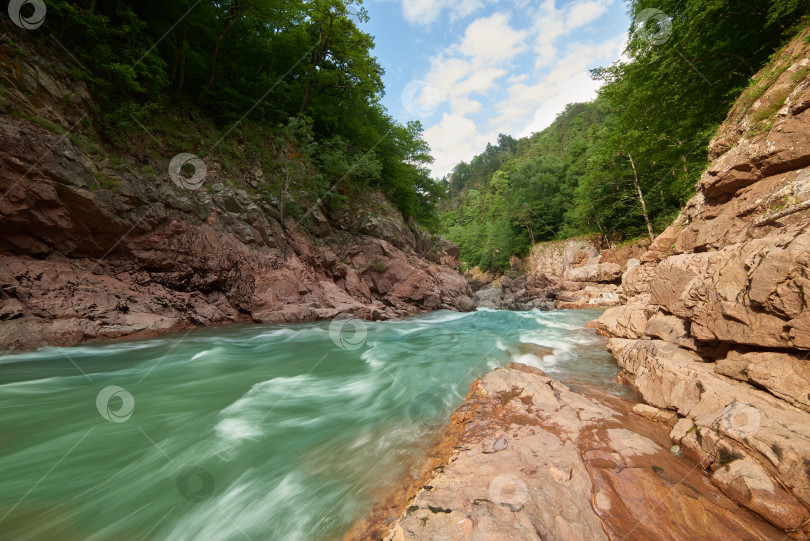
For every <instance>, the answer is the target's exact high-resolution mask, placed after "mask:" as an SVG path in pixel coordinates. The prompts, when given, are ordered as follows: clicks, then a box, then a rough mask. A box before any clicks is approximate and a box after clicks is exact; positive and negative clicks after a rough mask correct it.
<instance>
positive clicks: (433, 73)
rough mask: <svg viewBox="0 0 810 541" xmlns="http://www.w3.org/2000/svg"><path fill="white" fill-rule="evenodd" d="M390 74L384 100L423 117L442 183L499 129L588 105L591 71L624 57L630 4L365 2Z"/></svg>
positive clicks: (521, 129)
mask: <svg viewBox="0 0 810 541" xmlns="http://www.w3.org/2000/svg"><path fill="white" fill-rule="evenodd" d="M364 7H365V8H366V10H367V11H368V13H369V16H370V17H371V21H370V22H369V23H367V24H364V25H362V27H363V29H364V30H365V31H367V32H368V33H370V34H371V35H373V36H375V38H376V44H377V46H376V49H375V50H374V54H375V55H376V56H377V57H378V58H379V60H380V62H381V63H382V65H383V67H384V68H385V71H386V75H385V84H386V93H387V94H386V96H385V98H384V100H383V103H384V104H385V106H386V107H387V108H388V110H389V111H390V112H391V114H392V115H393V116H394V117H395V118H396V119H398V120H399V121H401V122H405V121H408V120H421V122H422V124H423V125H424V127H425V139H426V140H427V141H428V143H429V144H430V146H431V149H432V153H433V156H434V158H435V159H436V162H435V163H434V164H433V168H432V172H433V175H434V176H436V177H439V176H443V175H444V174H446V173H448V172H449V171H450V170H451V169H452V168H453V166H455V165H456V164H457V163H458V162H460V161H462V160H465V161H467V160H469V159H470V158H472V157H473V156H474V155H476V154H479V153H480V152H481V151H482V150H483V149H484V148H485V147H486V144H487V142H489V141H491V142H494V141H495V140H496V138H497V135H498V133H507V134H510V135H513V136H516V137H522V136H525V135H529V134H531V133H532V132H536V131H540V130H542V129H543V128H545V127H546V126H548V125H549V124H551V122H552V121H553V120H554V118H555V117H556V115H557V114H558V113H559V112H560V111H562V109H563V108H564V107H565V105H566V104H568V103H573V102H579V101H589V100H591V99H593V98H594V97H595V96H596V90H597V88H598V83H596V82H594V81H592V80H591V79H590V76H589V73H588V70H589V69H591V68H594V67H597V66H605V65H608V64H610V63H612V62H613V61H615V60H616V59H618V58H619V55H620V53H621V50H622V49H623V45H624V42H625V39H626V34H627V29H628V28H629V26H630V20H629V18H628V17H627V15H626V6H625V3H624V1H623V0H511V1H509V0H365V3H364Z"/></svg>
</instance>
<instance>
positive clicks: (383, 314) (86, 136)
mask: <svg viewBox="0 0 810 541" xmlns="http://www.w3.org/2000/svg"><path fill="white" fill-rule="evenodd" d="M15 36H16V34H15ZM15 39H16V38H15ZM15 46H16V49H15V48H12V47H11V46H10V45H8V44H5V43H4V44H2V45H0V76H2V78H3V85H4V89H3V90H4V92H3V93H2V94H0V97H2V100H1V101H2V102H1V103H0V106H1V107H0V148H2V149H3V152H2V153H0V228H2V235H0V350H9V349H10V350H18V349H28V348H33V347H38V346H43V345H68V344H73V343H76V342H80V341H83V340H89V339H100V338H113V337H119V336H125V335H131V334H138V333H139V334H143V333H158V332H164V331H168V330H176V329H179V328H184V327H190V326H203V325H209V324H216V323H225V322H231V321H243V320H248V321H256V322H261V323H285V322H298V321H307V320H315V319H331V318H335V317H349V316H352V317H357V318H363V319H391V318H398V317H402V316H407V315H410V314H415V313H418V312H425V311H432V310H438V309H450V310H462V311H463V310H472V309H474V304H473V302H472V299H471V294H472V292H471V291H470V289H469V286H468V284H467V282H466V280H465V279H464V278H463V276H462V275H461V274H460V272H459V271H458V266H459V264H458V260H457V257H458V249H457V248H456V247H455V246H453V245H452V244H450V243H448V242H447V241H445V240H444V239H442V238H440V237H438V236H435V235H431V234H429V233H428V232H426V231H425V230H423V229H422V228H420V227H419V226H417V225H416V224H415V223H413V221H406V220H404V219H403V218H402V215H401V214H400V213H399V212H398V211H397V210H396V209H395V208H394V207H393V206H392V205H391V204H390V203H389V202H388V201H387V200H386V199H385V197H384V196H383V195H382V194H381V193H379V192H369V193H367V194H366V195H365V196H364V197H355V198H352V200H351V201H349V202H347V204H345V205H343V206H333V207H331V208H330V207H327V206H326V205H321V204H319V203H320V200H318V201H314V202H313V203H312V204H311V205H310V206H309V208H304V209H301V211H300V213H298V214H296V215H291V214H290V213H289V212H288V213H287V214H286V215H285V214H282V213H281V212H280V211H279V205H278V204H277V203H274V202H273V200H272V198H268V197H267V194H266V193H263V192H261V191H260V190H258V189H256V187H257V186H258V185H259V184H258V181H259V180H261V179H262V178H263V177H264V172H263V171H262V168H261V166H260V163H259V162H258V161H256V163H254V164H253V165H252V166H251V167H249V168H238V167H233V166H231V167H229V168H226V167H225V166H224V164H222V163H218V162H217V161H216V160H215V159H214V158H212V157H206V158H205V159H204V162H205V165H206V170H207V177H206V182H205V185H204V186H201V187H199V189H186V188H184V187H183V186H181V185H178V184H177V183H176V182H172V180H171V179H170V175H169V167H168V164H169V160H170V159H171V156H168V155H167V156H162V155H160V156H158V155H155V154H154V153H152V152H149V151H147V150H142V151H138V150H137V148H138V145H137V143H133V144H132V145H130V146H131V147H132V148H134V149H135V150H133V152H132V153H131V154H126V155H121V156H116V157H114V158H108V157H104V156H103V155H102V154H101V153H100V150H99V148H98V146H96V145H94V144H92V143H90V142H89V141H92V140H93V139H94V138H97V136H96V135H95V134H93V133H92V131H91V129H92V128H88V127H86V126H85V124H84V123H82V120H83V119H85V118H87V115H88V114H89V113H90V111H91V109H92V107H93V102H92V99H91V96H90V94H89V93H88V91H87V89H86V88H85V87H84V85H83V84H81V83H78V82H75V81H71V80H69V79H67V78H65V76H64V73H65V72H66V71H68V69H69V66H66V64H65V62H68V60H66V59H64V54H63V51H61V50H60V49H58V48H57V46H56V44H55V43H49V42H34V41H30V42H29V41H27V40H26V36H25V35H21V36H20V37H19V40H18V42H17V43H16V45H15ZM21 111H26V112H25V113H22V112H21ZM59 126H61V128H59ZM68 128H71V129H74V130H75V132H74V133H70V134H68V133H63V132H64V130H66V129H68ZM84 132H86V133H84ZM143 137H147V134H143Z"/></svg>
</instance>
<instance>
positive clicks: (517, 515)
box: [346, 364, 784, 541]
mask: <svg viewBox="0 0 810 541" xmlns="http://www.w3.org/2000/svg"><path fill="white" fill-rule="evenodd" d="M634 406H635V407H634ZM673 417H674V415H672V414H671V413H670V414H667V413H666V412H662V411H660V410H657V409H656V408H652V407H650V406H644V405H638V404H634V403H633V402H632V401H629V400H624V399H619V398H616V397H615V396H611V395H606V394H602V393H599V392H598V391H594V390H589V389H585V388H583V389H581V390H580V392H574V391H573V390H572V389H571V388H569V387H568V386H566V385H563V384H562V383H560V382H558V381H555V380H553V379H551V378H549V377H548V376H546V375H545V374H544V373H543V372H541V371H540V370H538V369H535V368H530V367H527V366H524V365H519V364H512V365H509V366H508V367H506V368H500V369H496V370H495V371H493V372H491V373H489V374H488V375H486V376H485V377H483V378H481V379H478V380H476V381H475V382H474V383H473V384H472V386H471V389H470V393H469V395H468V396H467V398H466V400H465V402H464V404H463V405H462V406H461V407H460V408H459V409H458V410H457V411H456V412H455V414H454V415H453V417H452V420H451V423H450V425H449V427H448V428H447V431H446V433H445V437H444V439H443V440H442V442H441V443H440V444H439V445H438V446H437V448H436V451H435V453H434V454H433V457H432V460H431V461H429V463H428V464H427V465H426V471H425V472H423V475H422V476H421V477H419V478H418V479H417V480H416V481H415V482H414V483H413V484H412V485H411V486H410V487H409V488H408V489H407V490H405V491H403V492H400V493H399V494H397V495H396V496H395V497H394V498H393V499H392V500H391V501H388V502H386V503H385V504H383V505H380V506H378V508H377V509H375V514H374V515H373V518H371V519H369V521H367V522H365V523H363V524H361V525H358V527H357V528H356V529H355V530H354V531H353V532H352V533H350V535H349V536H347V538H346V539H350V538H351V539H358V538H362V539H379V538H381V537H382V538H385V539H387V540H388V541H403V540H409V539H412V540H416V539H434V540H438V539H464V540H470V541H472V540H484V539H487V540H490V539H510V540H521V539H538V538H540V539H684V540H686V539H774V538H778V537H779V536H780V535H782V536H783V535H784V534H783V533H781V532H779V531H778V530H776V529H775V528H773V527H772V526H771V525H769V524H768V523H766V522H765V521H763V520H762V519H761V518H759V517H757V516H755V515H754V514H752V513H749V512H747V511H745V510H743V509H742V508H740V507H739V506H738V505H737V504H736V503H735V502H734V501H732V500H731V499H730V498H729V497H727V496H725V495H724V494H723V493H721V492H720V491H719V490H718V489H717V487H716V486H714V485H713V484H712V482H711V480H710V479H709V477H708V476H707V475H705V474H704V473H703V472H702V471H701V469H700V468H697V467H695V466H694V464H692V463H690V462H689V461H688V460H686V459H684V458H682V457H680V456H679V455H677V454H676V453H675V452H673V450H671V444H670V443H669V437H668V433H669V426H662V425H661V422H662V421H663V422H665V423H669V424H670V425H671V422H672V421H671V419H672V418H673Z"/></svg>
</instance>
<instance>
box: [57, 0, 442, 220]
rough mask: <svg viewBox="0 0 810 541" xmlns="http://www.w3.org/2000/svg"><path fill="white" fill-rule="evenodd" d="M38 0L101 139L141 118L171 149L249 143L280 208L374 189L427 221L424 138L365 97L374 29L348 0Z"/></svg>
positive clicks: (370, 86) (234, 159)
mask: <svg viewBox="0 0 810 541" xmlns="http://www.w3.org/2000/svg"><path fill="white" fill-rule="evenodd" d="M45 1H46V2H47V4H48V20H47V25H48V28H49V31H50V32H52V33H53V35H54V36H55V37H56V38H57V39H58V40H59V42H60V43H61V44H62V45H64V46H65V48H66V49H67V50H68V51H70V53H71V55H73V56H74V57H75V59H76V60H78V64H80V65H78V64H77V63H74V62H70V63H71V64H75V65H74V67H73V68H72V70H71V72H70V76H72V77H74V78H77V79H81V80H83V81H85V82H86V83H87V84H88V86H89V88H90V90H91V92H92V95H93V99H94V101H95V103H96V105H97V107H98V112H97V114H96V115H95V117H94V119H93V120H94V122H95V123H96V127H97V128H98V130H99V131H101V132H102V133H103V134H104V135H105V139H106V140H107V141H111V142H113V143H114V144H118V145H125V144H127V141H128V137H127V136H128V135H129V134H132V133H137V134H139V135H143V129H142V126H148V127H149V128H148V129H149V131H150V133H153V132H154V133H156V134H157V136H159V138H160V139H161V141H164V142H166V143H167V144H168V145H170V146H171V149H172V150H173V151H175V152H183V151H192V150H194V151H195V152H197V154H198V155H200V156H203V155H212V154H213V155H215V157H216V158H217V159H220V160H221V161H222V163H223V165H224V166H225V168H226V169H229V170H235V169H238V168H245V167H248V166H249V162H251V161H252V160H253V159H254V158H255V157H257V156H258V157H259V159H260V160H261V161H262V164H263V165H265V166H266V167H267V168H268V169H267V171H268V172H270V173H272V174H268V175H267V185H266V186H263V187H262V190H264V191H265V192H267V196H268V197H270V198H272V199H274V200H275V201H276V204H277V205H279V207H280V208H281V209H282V211H283V210H284V209H288V207H289V209H290V212H291V213H292V212H293V207H294V206H296V205H297V206H301V207H308V206H310V203H311V202H314V201H317V200H323V201H325V202H328V201H329V200H331V201H335V202H337V201H340V200H341V199H343V198H345V197H348V196H351V194H352V193H353V192H357V191H360V190H367V189H369V188H379V189H381V190H383V191H384V192H385V193H386V194H387V195H388V197H389V198H390V199H391V200H392V202H394V203H395V204H396V206H397V207H398V208H399V209H400V210H401V211H402V212H403V213H404V214H405V215H406V216H413V217H414V218H416V219H417V220H418V221H420V222H421V223H423V224H425V225H426V226H427V227H431V228H433V229H435V228H436V227H437V225H438V223H437V219H436V215H435V203H436V201H437V200H438V198H439V197H440V196H441V195H442V190H441V186H439V185H437V184H436V183H435V182H434V181H433V180H431V179H430V176H429V174H428V172H427V169H426V164H428V163H430V161H431V160H432V159H431V158H430V156H429V149H428V148H427V145H426V144H425V142H424V141H423V140H422V129H421V126H420V125H419V124H418V123H415V124H407V125H401V124H399V123H397V122H396V121H395V120H394V119H393V118H391V116H390V115H389V114H388V113H387V111H385V109H384V108H383V107H382V106H381V105H380V103H379V101H380V98H381V97H382V95H383V90H384V89H383V84H382V75H383V70H382V68H381V67H380V64H379V62H378V61H377V59H376V58H375V57H374V56H373V55H372V54H371V51H372V49H373V48H374V39H373V37H372V36H370V35H369V34H367V33H365V32H363V31H362V30H360V29H359V28H358V26H357V25H356V24H355V20H361V21H367V20H368V16H367V14H366V12H365V10H364V9H363V8H362V0H223V1H217V2H202V3H196V4H195V3H194V2H190V1H188V0H139V1H137V2H136V1H134V0H75V1H74V0H45ZM181 115H188V116H189V117H191V118H192V119H193V122H192V123H193V124H194V126H193V127H192V129H189V121H188V119H187V118H183V119H181V118H179V117H180V116H181ZM172 124H173V125H172ZM223 134H227V135H226V136H225V138H224V139H221V137H222V135H223ZM148 144H151V141H150V143H148ZM161 151H164V149H161ZM293 203H295V205H293ZM290 205H292V206H290Z"/></svg>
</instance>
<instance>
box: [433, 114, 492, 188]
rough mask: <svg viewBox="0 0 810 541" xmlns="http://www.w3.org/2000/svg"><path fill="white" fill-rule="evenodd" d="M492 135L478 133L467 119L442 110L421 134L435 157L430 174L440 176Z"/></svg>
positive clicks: (473, 124) (473, 123) (468, 155)
mask: <svg viewBox="0 0 810 541" xmlns="http://www.w3.org/2000/svg"><path fill="white" fill-rule="evenodd" d="M496 136H497V134H485V135H482V134H480V133H479V132H478V128H477V126H476V125H475V122H473V121H472V120H470V119H469V118H466V117H464V116H462V115H457V114H452V115H451V114H447V113H445V114H444V115H442V120H441V122H439V123H438V124H436V125H435V126H433V127H431V128H428V129H427V130H425V134H424V137H425V141H427V143H428V144H429V145H430V148H431V150H432V151H433V156H434V157H435V159H436V161H435V162H434V163H433V167H432V171H433V175H434V176H439V177H443V176H444V175H446V174H447V173H449V172H450V171H452V170H453V167H455V166H456V165H457V164H458V163H459V162H461V161H462V160H468V159H470V158H471V157H472V156H475V155H476V154H478V153H480V152H481V151H482V150H483V149H484V147H486V145H487V143H488V142H489V141H491V140H493V139H494V138H495V137H496Z"/></svg>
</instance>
